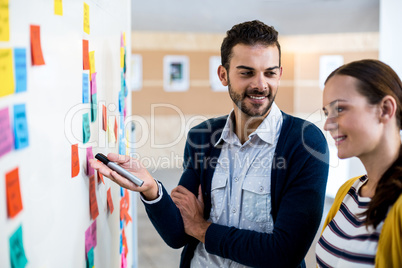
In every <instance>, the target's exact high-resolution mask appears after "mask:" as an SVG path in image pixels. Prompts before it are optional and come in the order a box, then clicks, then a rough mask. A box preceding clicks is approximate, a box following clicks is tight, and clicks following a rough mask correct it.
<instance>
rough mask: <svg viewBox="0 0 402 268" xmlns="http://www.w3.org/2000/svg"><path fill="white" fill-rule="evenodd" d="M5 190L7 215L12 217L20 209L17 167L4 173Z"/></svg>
mask: <svg viewBox="0 0 402 268" xmlns="http://www.w3.org/2000/svg"><path fill="white" fill-rule="evenodd" d="M6 192H7V212H8V216H9V217H10V218H14V217H15V216H16V215H17V214H18V213H19V212H20V211H21V210H22V200H21V190H20V178H19V175H18V167H17V168H15V169H13V170H11V171H10V172H8V173H6Z"/></svg>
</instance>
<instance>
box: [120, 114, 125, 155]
mask: <svg viewBox="0 0 402 268" xmlns="http://www.w3.org/2000/svg"><path fill="white" fill-rule="evenodd" d="M123 122H124V119H123V117H122V116H120V127H119V154H121V155H125V154H126V143H125V136H124V135H125V132H124V124H123Z"/></svg>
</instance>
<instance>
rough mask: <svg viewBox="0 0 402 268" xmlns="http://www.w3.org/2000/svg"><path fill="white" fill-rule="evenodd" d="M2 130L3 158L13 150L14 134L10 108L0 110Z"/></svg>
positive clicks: (0, 134)
mask: <svg viewBox="0 0 402 268" xmlns="http://www.w3.org/2000/svg"><path fill="white" fill-rule="evenodd" d="M0 129H1V131H0V157H2V156H3V155H5V154H6V153H8V152H10V151H11V150H12V149H13V134H12V132H11V127H10V116H9V112H8V107H7V108H3V109H0Z"/></svg>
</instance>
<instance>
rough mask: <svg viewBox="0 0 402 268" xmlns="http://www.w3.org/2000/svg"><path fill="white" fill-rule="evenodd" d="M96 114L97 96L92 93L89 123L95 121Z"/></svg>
mask: <svg viewBox="0 0 402 268" xmlns="http://www.w3.org/2000/svg"><path fill="white" fill-rule="evenodd" d="M97 114H98V94H97V93H94V94H92V96H91V122H95V121H96V115H97Z"/></svg>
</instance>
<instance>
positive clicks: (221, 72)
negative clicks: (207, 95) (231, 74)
mask: <svg viewBox="0 0 402 268" xmlns="http://www.w3.org/2000/svg"><path fill="white" fill-rule="evenodd" d="M218 77H219V80H221V83H222V85H223V86H225V87H226V86H227V85H228V72H227V70H226V68H225V67H223V66H222V65H219V67H218Z"/></svg>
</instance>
